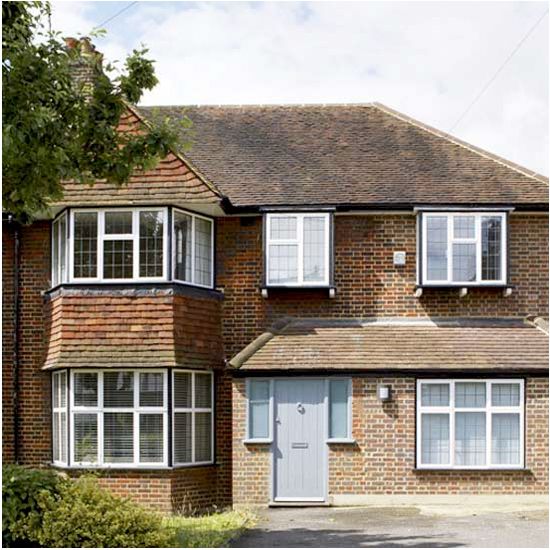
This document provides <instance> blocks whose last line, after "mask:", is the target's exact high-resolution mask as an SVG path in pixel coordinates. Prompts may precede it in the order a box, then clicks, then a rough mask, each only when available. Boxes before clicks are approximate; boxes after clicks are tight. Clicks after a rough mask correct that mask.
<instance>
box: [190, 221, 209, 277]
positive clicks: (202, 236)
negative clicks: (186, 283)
mask: <svg viewBox="0 0 550 550" xmlns="http://www.w3.org/2000/svg"><path fill="white" fill-rule="evenodd" d="M211 274H212V223H211V222H210V221H208V220H203V219H202V218H195V281H194V282H195V283H196V284H199V285H205V286H210V284H211V280H210V279H211Z"/></svg>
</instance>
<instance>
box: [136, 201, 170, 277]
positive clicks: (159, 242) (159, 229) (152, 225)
mask: <svg viewBox="0 0 550 550" xmlns="http://www.w3.org/2000/svg"><path fill="white" fill-rule="evenodd" d="M163 232H164V222H163V213H162V212H158V211H156V212H140V213H139V276H140V277H162V273H163V238H164V236H163Z"/></svg>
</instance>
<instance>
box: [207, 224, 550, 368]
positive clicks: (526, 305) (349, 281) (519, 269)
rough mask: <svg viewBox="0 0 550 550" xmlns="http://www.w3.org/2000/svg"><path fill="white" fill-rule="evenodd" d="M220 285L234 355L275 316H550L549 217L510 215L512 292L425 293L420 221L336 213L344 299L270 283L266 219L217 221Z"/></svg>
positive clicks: (339, 289) (339, 293)
mask: <svg viewBox="0 0 550 550" xmlns="http://www.w3.org/2000/svg"><path fill="white" fill-rule="evenodd" d="M217 227H218V229H217V285H218V286H220V287H223V288H224V291H225V300H224V302H223V313H222V320H223V336H224V345H225V352H226V354H227V356H228V357H232V356H233V355H234V354H235V353H237V352H238V351H240V350H241V349H242V348H243V347H244V346H246V345H247V344H248V343H249V342H250V341H251V340H253V339H254V338H255V337H256V336H258V335H259V334H260V333H261V332H263V331H264V330H265V328H266V327H268V326H269V325H270V324H271V323H272V322H273V321H274V320H275V319H277V318H278V317H282V316H285V315H292V316H297V317H370V316H426V315H428V316H487V317H508V316H513V317H518V316H525V315H528V314H539V315H547V314H548V217H547V216H546V215H537V216H531V215H529V216H527V215H512V216H511V218H510V235H509V240H510V282H511V284H512V285H516V289H515V290H514V292H513V294H512V296H510V297H507V298H506V297H504V296H503V295H502V290H497V289H473V290H470V291H469V293H468V294H467V295H466V296H465V297H464V298H459V297H458V292H457V290H439V289H437V290H436V289H431V290H425V291H424V294H423V296H422V297H420V298H415V297H414V290H415V284H416V262H415V256H416V218H415V217H414V216H411V215H409V216H406V215H377V216H336V217H335V266H334V267H335V286H336V297H335V298H334V299H332V300H331V299H329V298H328V295H327V292H326V291H320V290H278V291H275V290H272V291H270V292H269V297H268V298H267V299H264V298H262V297H261V295H260V291H259V289H260V287H261V284H262V272H263V262H262V229H261V218H260V217H257V218H255V220H254V223H253V224H252V225H251V226H246V227H243V226H241V223H240V219H239V218H223V219H220V220H219V221H218V225H217ZM396 250H405V251H406V253H407V263H406V265H405V266H403V267H396V266H394V265H393V252H394V251H396Z"/></svg>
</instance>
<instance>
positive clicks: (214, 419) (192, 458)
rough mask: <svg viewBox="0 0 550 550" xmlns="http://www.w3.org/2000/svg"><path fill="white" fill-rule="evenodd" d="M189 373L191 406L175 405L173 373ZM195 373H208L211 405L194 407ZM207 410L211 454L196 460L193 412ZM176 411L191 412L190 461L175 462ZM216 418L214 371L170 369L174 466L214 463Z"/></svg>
mask: <svg viewBox="0 0 550 550" xmlns="http://www.w3.org/2000/svg"><path fill="white" fill-rule="evenodd" d="M181 372H185V373H189V374H191V400H192V403H191V407H176V400H175V398H174V390H175V380H174V378H175V375H176V373H181ZM196 374H203V375H204V374H208V375H210V390H211V397H210V399H211V401H210V403H211V407H210V408H208V407H195V375H196ZM201 412H209V413H210V414H211V416H210V417H211V419H212V425H211V435H210V437H211V445H210V449H211V456H210V460H206V461H201V462H196V461H195V413H201ZM176 413H191V462H176V459H175V448H176V447H175V439H176V430H175V429H174V428H175V415H176ZM215 424H216V418H215V416H214V373H213V372H212V371H204V370H190V369H173V370H172V464H173V465H174V467H179V466H205V465H208V464H213V463H214V453H215V439H214V435H215V429H214V426H215Z"/></svg>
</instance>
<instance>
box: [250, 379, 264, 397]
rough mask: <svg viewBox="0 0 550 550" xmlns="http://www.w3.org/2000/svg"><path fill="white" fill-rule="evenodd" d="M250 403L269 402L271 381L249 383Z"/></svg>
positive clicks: (251, 381) (252, 381)
mask: <svg viewBox="0 0 550 550" xmlns="http://www.w3.org/2000/svg"><path fill="white" fill-rule="evenodd" d="M249 391H250V396H249V400H250V401H269V381H268V380H250V382H249Z"/></svg>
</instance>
